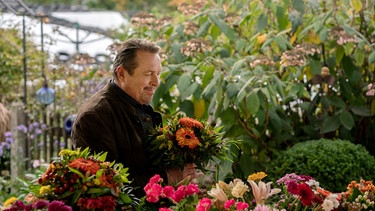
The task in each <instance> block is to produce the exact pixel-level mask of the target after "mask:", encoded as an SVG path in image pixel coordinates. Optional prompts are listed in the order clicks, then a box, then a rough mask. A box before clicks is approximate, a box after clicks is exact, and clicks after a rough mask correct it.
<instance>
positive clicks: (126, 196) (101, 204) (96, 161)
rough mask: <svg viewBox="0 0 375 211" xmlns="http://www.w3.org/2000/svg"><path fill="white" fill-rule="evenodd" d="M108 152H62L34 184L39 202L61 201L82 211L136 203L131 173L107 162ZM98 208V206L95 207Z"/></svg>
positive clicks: (32, 188)
mask: <svg viewBox="0 0 375 211" xmlns="http://www.w3.org/2000/svg"><path fill="white" fill-rule="evenodd" d="M106 155H107V153H98V154H94V155H92V154H90V151H89V148H86V149H84V150H83V151H81V150H80V149H78V150H68V149H65V150H62V151H61V152H60V153H59V156H60V157H59V159H57V160H56V161H53V162H52V163H51V164H50V165H49V167H48V168H47V170H46V171H45V172H44V174H43V175H42V176H41V177H40V178H39V179H38V180H37V182H36V184H34V185H30V187H29V188H30V191H31V193H32V195H33V197H34V198H35V201H37V200H40V199H44V200H48V201H53V200H60V201H63V202H64V203H65V204H67V205H69V206H72V207H73V208H78V209H81V210H88V209H99V210H115V207H116V206H128V205H131V203H133V200H132V194H131V190H130V189H129V188H131V187H130V185H129V184H130V181H129V180H128V178H127V177H128V175H129V173H127V171H128V168H124V167H123V165H122V164H121V163H115V162H112V163H110V162H106V161H105V159H106ZM93 206H94V207H93Z"/></svg>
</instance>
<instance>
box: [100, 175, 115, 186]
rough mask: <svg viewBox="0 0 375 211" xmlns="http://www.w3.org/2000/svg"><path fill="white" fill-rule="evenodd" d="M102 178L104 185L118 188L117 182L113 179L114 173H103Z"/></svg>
mask: <svg viewBox="0 0 375 211" xmlns="http://www.w3.org/2000/svg"><path fill="white" fill-rule="evenodd" d="M100 180H101V181H102V186H106V187H109V188H112V189H113V190H116V183H115V182H114V181H113V175H107V174H102V176H101V177H100Z"/></svg>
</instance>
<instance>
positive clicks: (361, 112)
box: [350, 106, 372, 117]
mask: <svg viewBox="0 0 375 211" xmlns="http://www.w3.org/2000/svg"><path fill="white" fill-rule="evenodd" d="M350 110H351V111H352V112H353V113H354V114H355V115H358V116H363V117H370V116H372V115H371V111H370V110H369V109H368V108H366V107H364V106H357V107H353V108H351V109H350Z"/></svg>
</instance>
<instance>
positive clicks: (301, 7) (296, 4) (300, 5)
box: [292, 0, 305, 14]
mask: <svg viewBox="0 0 375 211" xmlns="http://www.w3.org/2000/svg"><path fill="white" fill-rule="evenodd" d="M292 5H293V8H294V9H295V10H297V11H298V12H299V13H301V14H304V11H305V3H304V1H303V0H292Z"/></svg>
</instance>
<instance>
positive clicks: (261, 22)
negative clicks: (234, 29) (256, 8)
mask: <svg viewBox="0 0 375 211" xmlns="http://www.w3.org/2000/svg"><path fill="white" fill-rule="evenodd" d="M267 24H268V16H267V15H266V14H264V13H262V14H261V15H260V16H259V18H258V21H257V23H256V29H255V30H256V32H262V31H263V30H264V29H265V28H266V27H267Z"/></svg>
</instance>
